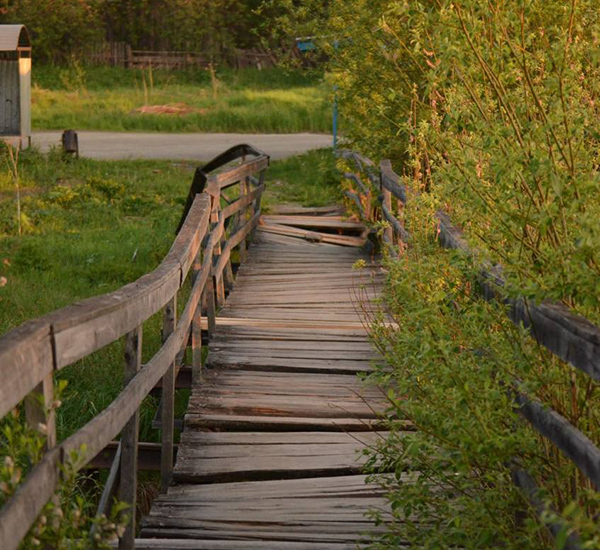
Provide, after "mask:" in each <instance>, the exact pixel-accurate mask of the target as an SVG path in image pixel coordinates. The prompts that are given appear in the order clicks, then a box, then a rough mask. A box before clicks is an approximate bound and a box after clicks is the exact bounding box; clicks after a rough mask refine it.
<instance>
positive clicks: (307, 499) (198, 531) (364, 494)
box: [142, 475, 388, 542]
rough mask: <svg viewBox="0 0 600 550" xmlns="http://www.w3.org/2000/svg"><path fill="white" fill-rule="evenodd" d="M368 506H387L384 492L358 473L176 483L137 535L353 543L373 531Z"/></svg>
mask: <svg viewBox="0 0 600 550" xmlns="http://www.w3.org/2000/svg"><path fill="white" fill-rule="evenodd" d="M248 486H250V487H248ZM215 489H217V491H215ZM195 503H198V504H199V503H202V506H197V505H196V506H195V505H194V504H195ZM369 507H373V508H378V509H382V510H387V509H388V505H387V502H386V500H385V497H384V494H383V491H382V490H381V489H379V488H378V487H376V486H375V487H374V486H368V485H366V484H365V476H362V475H355V476H337V477H329V478H327V477H326V478H316V479H298V480H280V481H257V482H246V483H244V482H242V483H239V482H238V483H227V484H218V485H216V486H215V485H195V486H189V485H188V486H179V487H178V488H175V487H174V488H172V489H171V491H169V494H168V495H165V496H163V497H161V498H160V499H159V500H158V501H156V502H155V505H154V507H153V510H152V512H151V514H150V516H149V517H148V518H146V520H145V522H144V525H143V530H142V534H143V535H144V536H148V537H157V536H158V537H160V536H161V533H162V534H166V533H170V534H172V535H175V533H177V532H178V533H179V538H193V537H198V538H204V539H227V538H229V539H231V538H244V539H249V540H252V539H254V540H265V539H266V540H274V539H275V540H292V541H293V540H297V541H346V542H356V541H357V540H360V539H361V538H362V534H363V533H365V532H367V531H373V530H375V528H374V524H373V523H371V522H369V521H367V520H366V519H365V511H366V510H368V509H369ZM250 525H251V528H250V527H249V526H250Z"/></svg>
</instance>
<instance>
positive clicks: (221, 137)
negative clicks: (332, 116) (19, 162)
mask: <svg viewBox="0 0 600 550" xmlns="http://www.w3.org/2000/svg"><path fill="white" fill-rule="evenodd" d="M77 133H78V135H79V152H80V154H81V156H84V157H89V158H93V159H101V160H123V159H170V160H197V161H202V162H206V161H208V160H210V159H212V158H213V157H215V156H216V155H218V154H219V153H221V152H223V151H224V150H225V149H228V148H229V147H231V146H232V145H237V144H238V143H249V144H251V145H253V146H254V147H257V148H258V149H261V150H262V151H264V152H265V153H267V154H269V155H271V158H273V159H280V158H285V157H289V156H292V155H298V154H300V153H304V152H306V151H309V150H311V149H321V148H323V147H331V143H332V137H331V136H328V135H325V134H161V133H129V132H92V131H81V132H77ZM61 134H62V132H60V131H49V132H34V134H33V140H32V141H33V144H34V146H37V147H39V148H40V149H41V150H42V151H47V150H48V149H50V147H52V146H53V145H60V137H61Z"/></svg>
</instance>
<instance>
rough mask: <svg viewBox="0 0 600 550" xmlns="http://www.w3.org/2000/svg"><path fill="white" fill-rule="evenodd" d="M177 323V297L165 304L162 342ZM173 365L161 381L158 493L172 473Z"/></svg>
mask: <svg viewBox="0 0 600 550" xmlns="http://www.w3.org/2000/svg"><path fill="white" fill-rule="evenodd" d="M176 322H177V295H175V296H173V298H171V300H169V302H168V303H167V305H166V306H165V310H164V318H163V333H162V336H163V342H166V340H167V338H168V337H169V336H170V335H171V334H172V333H173V332H174V331H175V324H176ZM175 363H176V360H175V359H174V360H173V362H172V363H171V364H170V365H169V369H168V370H167V372H166V373H165V375H164V376H163V380H162V410H161V432H162V433H161V449H160V492H161V493H166V492H167V489H168V488H169V484H170V483H171V475H172V473H173V441H174V432H175Z"/></svg>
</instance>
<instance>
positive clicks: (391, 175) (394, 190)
mask: <svg viewBox="0 0 600 550" xmlns="http://www.w3.org/2000/svg"><path fill="white" fill-rule="evenodd" d="M380 172H381V186H382V187H383V188H385V189H387V190H388V191H389V192H390V193H391V194H392V195H394V197H396V198H397V199H399V200H401V201H402V202H406V187H405V186H404V185H403V184H402V180H401V178H400V176H398V174H396V173H395V172H394V170H393V169H392V163H391V162H390V161H389V160H382V161H381V164H380Z"/></svg>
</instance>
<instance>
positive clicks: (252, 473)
mask: <svg viewBox="0 0 600 550" xmlns="http://www.w3.org/2000/svg"><path fill="white" fill-rule="evenodd" d="M268 164H269V158H268V157H267V156H266V155H264V154H262V153H261V152H259V151H256V150H255V149H253V148H251V147H248V146H239V147H235V148H233V149H231V150H229V151H227V152H226V153H224V154H223V155H221V156H220V157H218V158H216V159H215V160H214V161H212V162H211V163H209V164H208V165H207V166H205V167H204V168H203V169H202V170H198V171H197V173H196V176H195V179H194V183H193V185H192V189H191V191H190V195H189V200H188V204H187V206H186V211H185V215H184V217H183V219H182V223H181V225H180V230H179V233H178V236H177V239H176V240H175V243H174V245H173V247H172V249H171V251H170V252H169V254H168V255H167V257H166V258H165V260H164V261H163V262H162V264H161V265H160V266H159V267H158V268H157V269H156V270H155V271H154V272H152V273H150V274H148V275H146V276H144V277H142V278H141V279H139V280H138V281H136V282H135V283H132V284H131V285H128V286H126V287H124V288H122V289H121V290H119V291H117V292H114V293H112V294H109V295H106V296H101V297H98V298H93V299H90V300H86V301H84V302H82V303H80V304H76V305H74V306H72V307H69V308H66V309H64V310H61V311H58V312H55V313H53V314H50V315H48V316H46V317H44V318H42V319H38V320H35V321H33V322H30V323H27V324H25V325H23V326H21V327H19V328H17V329H16V330H14V331H12V332H10V333H8V334H7V335H5V336H4V337H3V338H2V339H0V375H1V377H2V380H3V381H4V382H3V384H2V385H1V386H0V417H2V416H4V415H5V414H7V413H8V412H9V411H10V410H12V409H13V408H14V407H16V406H18V405H19V403H20V402H21V401H22V400H23V399H24V398H26V396H29V397H27V398H26V399H25V407H26V412H27V419H28V421H29V422H30V423H31V424H32V425H33V426H38V425H39V424H40V423H43V424H44V425H45V427H46V428H45V431H46V432H47V434H48V436H47V441H46V447H47V451H46V453H45V455H44V457H43V458H42V460H41V461H40V462H39V463H38V464H37V465H36V466H35V467H34V468H33V469H32V470H31V471H30V472H29V474H28V476H27V478H26V479H25V481H24V483H23V484H22V485H21V486H20V488H19V489H18V491H17V492H16V493H15V494H14V495H13V497H12V498H11V499H10V500H9V501H8V502H7V503H6V504H5V506H4V507H3V508H2V510H0V548H2V549H3V550H13V549H16V548H17V546H18V544H19V542H20V541H21V540H22V539H23V537H24V536H25V535H26V533H27V531H28V530H29V528H30V527H31V526H33V525H34V524H35V522H36V518H37V517H38V515H39V513H40V511H41V510H42V508H43V506H44V505H45V503H46V502H48V501H49V500H50V499H51V498H52V495H53V493H54V491H55V488H56V486H57V483H58V479H59V471H60V467H61V464H62V463H65V462H68V461H69V460H70V457H71V454H72V452H73V451H75V452H77V453H79V454H80V456H82V457H83V460H81V464H79V466H82V465H84V464H85V463H88V462H90V461H93V460H94V457H96V456H97V455H101V454H102V451H103V449H105V448H107V446H108V447H110V446H111V445H112V449H113V451H114V452H113V454H112V455H111V456H113V457H114V459H113V461H112V465H111V471H110V475H109V478H108V482H107V484H106V487H105V491H104V494H103V496H102V499H101V502H100V510H99V511H100V512H106V511H108V509H109V507H110V503H111V502H112V500H113V499H112V497H113V496H116V497H117V498H118V499H119V500H121V501H124V502H127V503H130V504H132V505H133V507H132V508H131V509H130V510H129V512H128V513H129V514H130V516H133V518H132V519H133V521H130V522H129V527H128V528H127V530H126V531H125V533H123V534H122V536H121V538H120V540H119V543H118V546H119V548H133V547H136V548H147V549H154V550H159V549H160V550H171V549H173V550H175V549H184V548H190V549H192V548H194V549H219V550H242V549H247V550H250V549H256V550H263V549H264V550H268V549H273V550H276V549H277V550H304V549H306V550H308V549H310V550H319V549H321V550H350V549H353V548H355V547H356V543H357V542H360V541H364V540H368V538H369V536H370V533H373V532H374V530H375V529H376V527H375V525H374V524H373V523H372V522H371V521H370V520H369V519H368V516H367V513H368V512H369V510H371V509H380V510H381V509H385V507H386V500H385V497H384V495H383V494H382V489H380V488H379V487H378V486H376V485H367V484H366V483H365V475H364V474H363V473H362V462H363V459H362V458H361V457H362V456H363V455H362V453H361V451H363V450H364V448H365V447H366V446H368V445H373V444H374V443H376V440H377V438H378V437H381V434H379V433H377V431H376V429H377V427H378V426H377V419H378V413H379V412H380V411H382V409H383V408H384V407H385V400H384V398H383V396H382V394H381V393H380V392H379V391H378V390H377V389H374V388H365V387H363V386H362V384H361V382H360V381H359V378H358V377H357V376H356V375H357V373H359V372H364V371H369V370H370V369H371V368H372V364H373V361H374V360H377V355H376V354H375V352H374V351H373V349H372V347H371V344H370V343H369V340H368V336H367V331H366V329H365V327H364V320H365V315H367V314H369V313H370V312H371V311H372V310H373V308H374V307H376V306H375V304H374V300H375V299H376V298H377V296H378V292H379V286H380V284H381V282H382V277H383V275H382V274H381V273H380V270H379V268H378V265H377V263H376V262H375V261H374V259H373V258H372V257H371V255H370V254H368V253H367V252H366V251H365V248H364V246H363V245H364V244H365V242H366V238H365V236H366V231H365V229H364V227H363V226H362V225H361V224H360V223H357V222H354V221H349V220H347V219H346V218H345V217H344V215H343V212H342V211H341V210H340V209H339V207H333V208H319V209H311V210H307V209H302V208H289V207H288V208H281V209H279V210H278V211H277V212H275V213H274V214H271V215H265V216H262V217H261V211H260V199H261V194H262V192H263V190H264V188H265V185H264V172H265V170H266V168H267V166H268ZM250 237H252V240H251V244H250V246H249V247H248V245H247V242H248V239H249V238H250ZM235 254H238V256H239V259H240V262H241V267H239V270H237V273H236V274H235V276H234V269H233V267H234V265H235V264H232V256H233V255H235ZM359 260H360V261H361V263H362V265H363V267H362V268H361V269H354V266H355V264H356V263H357V262H358V261H359ZM184 291H185V295H186V296H188V297H187V302H186V304H185V307H184V308H178V306H177V299H178V295H181V296H183V295H184ZM161 310H162V311H163V328H162V334H163V341H164V344H163V346H162V348H161V349H160V351H159V352H158V353H157V354H156V355H154V357H153V358H152V359H151V360H150V361H148V362H147V363H145V364H142V349H143V330H144V323H145V321H146V320H148V319H149V318H150V317H151V316H153V315H154V314H156V313H157V312H160V311H161ZM121 338H122V339H123V341H124V350H125V356H124V365H125V382H126V385H125V387H124V388H123V391H122V392H121V393H120V395H119V396H118V397H117V399H116V400H115V401H114V402H113V403H112V404H111V405H110V406H109V407H107V408H106V409H105V410H104V411H103V412H102V413H100V414H99V415H98V416H97V417H96V418H94V419H93V420H92V421H91V422H90V423H89V424H87V425H86V426H85V427H83V428H82V429H81V430H79V431H78V432H76V433H75V434H73V435H72V436H70V437H69V438H68V439H66V440H65V441H62V442H57V441H56V435H55V426H54V414H55V413H54V411H53V409H52V406H50V405H51V403H52V388H53V375H54V374H55V372H57V371H58V370H60V369H62V368H63V367H65V366H67V365H69V364H72V363H73V362H75V361H77V360H79V359H81V358H83V357H85V356H87V355H90V354H91V353H94V352H95V351H96V350H98V349H100V348H102V347H104V346H105V345H107V344H110V343H112V342H114V341H116V340H118V339H121ZM207 349H208V355H207V357H205V355H206V350H207ZM15 373H18V376H16V375H15ZM190 376H191V381H192V382H191V390H192V391H191V397H190V400H189V406H188V411H187V414H186V415H185V419H184V423H183V432H182V435H181V441H180V443H179V447H178V453H177V458H176V461H175V462H174V460H173V456H174V441H175V437H174V436H175V420H174V413H173V411H174V394H175V388H176V387H177V386H178V385H179V384H181V381H182V380H183V379H184V378H185V377H188V379H189V377H190ZM156 387H160V388H161V394H162V399H161V407H160V413H159V416H158V418H157V421H158V423H159V424H160V427H161V434H162V435H161V438H162V439H161V444H160V470H161V485H162V492H161V495H160V496H159V497H158V498H157V499H156V500H155V501H154V503H153V505H152V509H151V512H150V514H149V515H148V516H147V517H144V518H141V528H140V529H139V530H137V532H136V529H135V525H136V523H138V525H139V524H140V521H139V519H140V518H137V520H138V521H137V522H136V517H135V505H134V503H135V499H136V485H137V481H136V480H137V471H138V462H140V461H141V458H142V456H141V453H142V447H140V445H139V443H138V430H139V407H140V405H141V403H142V401H143V399H144V398H145V397H146V396H147V395H148V394H149V393H150V392H151V391H156V389H155V388H156ZM35 394H38V395H41V396H42V397H43V401H44V402H45V403H46V404H47V405H48V406H47V407H40V406H39V403H40V400H39V399H33V398H32V395H33V396H35ZM117 440H118V443H117V442H116V441H117ZM147 448H148V446H146V447H144V449H147ZM144 452H147V451H144ZM79 466H78V467H79Z"/></svg>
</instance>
